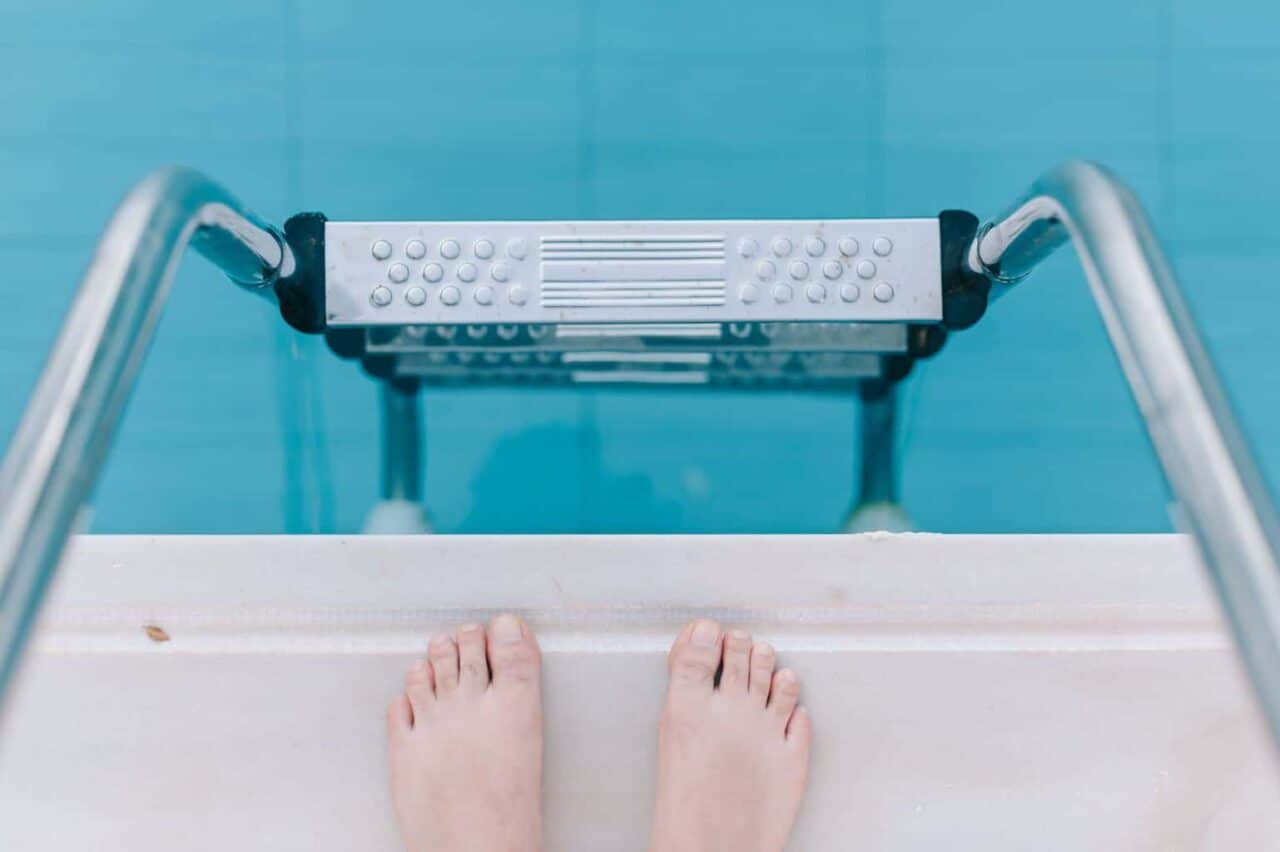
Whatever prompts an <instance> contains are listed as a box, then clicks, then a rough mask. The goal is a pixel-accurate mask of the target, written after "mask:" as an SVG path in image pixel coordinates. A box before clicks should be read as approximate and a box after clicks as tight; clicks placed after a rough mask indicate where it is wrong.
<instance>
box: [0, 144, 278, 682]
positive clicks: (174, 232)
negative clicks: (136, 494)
mask: <svg viewBox="0 0 1280 852" xmlns="http://www.w3.org/2000/svg"><path fill="white" fill-rule="evenodd" d="M188 245H190V246H191V247H192V248H194V249H195V250H196V251H198V252H200V253H201V254H202V255H204V256H205V257H207V258H208V259H209V260H211V261H213V262H214V263H215V264H216V265H217V266H219V267H221V268H222V269H223V270H224V271H225V272H226V273H227V275H228V276H229V277H230V278H231V279H232V280H233V281H235V282H236V283H237V284H239V285H241V286H242V287H245V288H246V289H249V290H252V291H254V292H258V293H261V294H262V295H264V296H267V297H268V298H274V290H273V286H272V285H273V284H274V283H275V280H276V278H277V277H279V276H282V275H288V274H290V273H291V272H292V271H293V266H294V259H293V253H292V252H291V251H290V249H289V247H288V244H287V243H286V242H285V241H284V238H283V236H282V235H281V234H280V232H279V231H277V230H276V229H274V228H272V227H271V226H269V225H267V224H265V223H263V222H261V221H260V220H259V219H257V218H256V217H255V216H253V215H252V214H251V213H249V212H247V211H246V210H245V209H244V208H243V207H242V206H241V205H240V203H239V202H238V201H236V200H235V199H234V198H233V197H232V196H231V195H230V194H229V193H227V192H226V191H225V190H224V189H222V188H221V187H220V186H218V185H217V184H215V183H213V182H212V181H210V180H209V179H207V178H205V177H204V176H202V175H200V174H199V173H197V172H194V171H191V170H189V169H181V168H171V169H165V170H162V171H158V172H155V173H154V174H152V175H150V176H149V177H147V178H146V179H144V180H143V181H142V182H140V183H139V184H138V185H137V186H136V187H135V188H134V189H133V190H132V191H131V192H130V193H129V195H128V196H126V197H125V199H124V201H123V202H122V203H121V205H120V207H119V208H118V209H117V210H116V212H115V215H114V216H113V217H112V219H111V222H110V224H109V225H108V226H107V229H106V231H105V232H104V233H103V236H102V239H101V240H99V242H98V246H97V250H96V251H95V253H94V256H93V260H92V261H91V262H90V264H89V268H88V270H87V271H86V272H85V275H84V279H83V280H82V282H81V284H80V289H79V290H78V291H77V293H76V296H75V300H74V301H73V302H72V305H71V310H70V312H69V313H68V314H67V318H66V320H65V321H64V322H63V324H62V330H61V331H60V332H59V334H58V339H57V341H56V342H55V343H54V346H53V350H52V352H51V353H50V356H49V360H48V362H47V363H46V365H45V368H44V371H43V373H41V375H40V379H39V381H38V383H37V384H36V387H35V390H34V391H33V393H32V396H31V401H30V403H29V404H28V406H27V409H26V412H25V413H24V414H23V417H22V420H21V422H20V423H19V424H18V428H17V430H16V431H15V432H14V435H13V439H12V440H11V442H10V444H9V450H8V452H7V453H6V455H5V458H4V462H3V465H0V701H2V700H3V697H4V695H5V693H6V691H7V687H8V686H9V684H10V681H11V680H12V677H13V674H14V671H15V670H16V667H17V665H18V661H19V659H20V656H21V651H22V648H23V645H24V643H25V640H26V637H27V634H28V632H29V630H30V628H31V624H32V621H33V620H34V618H35V615H36V613H37V611H38V609H39V605H40V601H41V599H42V597H43V596H44V592H45V589H46V588H47V586H48V584H49V581H50V579H51V578H52V576H53V574H54V572H55V570H56V569H57V564H58V560H59V558H60V557H61V554H62V551H63V548H64V546H65V544H66V540H67V536H68V535H69V533H70V532H71V529H72V527H73V525H74V522H75V518H76V516H77V514H78V513H79V511H80V508H81V505H82V504H83V503H84V501H85V499H86V497H87V496H88V494H89V492H90V490H91V489H92V488H93V485H94V483H95V482H96V480H97V478H98V472H99V470H100V468H101V467H102V462H103V459H104V457H105V455H106V452H107V449H108V447H109V445H110V443H111V439H112V436H113V434H114V432H115V427H116V424H117V423H118V421H119V419H120V415H121V412H122V411H123V409H124V405H125V402H126V400H127V399H128V396H129V392H130V390H131V389H132V387H133V384H134V380H135V379H136V377H137V373H138V370H139V368H140V366H141V364H142V360H143V357H144V355H145V354H146V350H147V347H148V345H149V344H150V342H151V336H152V333H153V332H154V329H155V325H156V322H157V320H158V319H159V316H160V309H161V307H162V306H163V304H164V302H165V299H166V298H167V296H168V294H169V285H170V284H171V283H172V281H173V275H174V272H175V270H176V269H177V266H178V261H179V260H180V259H181V258H182V255H183V252H184V251H185V250H186V248H187V246H188Z"/></svg>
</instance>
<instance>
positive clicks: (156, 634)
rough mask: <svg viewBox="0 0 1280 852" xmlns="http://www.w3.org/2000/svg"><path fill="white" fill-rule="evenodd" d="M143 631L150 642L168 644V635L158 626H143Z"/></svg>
mask: <svg viewBox="0 0 1280 852" xmlns="http://www.w3.org/2000/svg"><path fill="white" fill-rule="evenodd" d="M142 629H143V631H144V632H145V633H146V634H147V638H148V639H150V640H151V641H152V642H168V641H169V633H168V632H167V631H166V630H165V629H164V628H163V627H161V626H160V625H158V624H144V625H142Z"/></svg>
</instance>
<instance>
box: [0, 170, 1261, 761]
mask: <svg viewBox="0 0 1280 852" xmlns="http://www.w3.org/2000/svg"><path fill="white" fill-rule="evenodd" d="M1068 241H1070V242H1072V243H1073V244H1074V245H1075V247H1076V251H1077V254H1078V255H1079V258H1080V261H1081V264H1082V265H1083V267H1084V272H1085V276H1086V278H1087V279H1088V281H1089V285H1090V289H1091V291H1092V293H1093V297H1094V300H1095V302H1096V303H1097V305H1098V309H1099V311H1100V312H1101V314H1102V317H1103V320H1104V322H1105V324H1106V327H1107V331H1108V333H1109V335H1110V339H1111V342H1112V345H1113V346H1114V348H1115V351H1116V354H1117V355H1118V356H1119V359H1120V363H1121V366H1122V367H1123V369H1124V374H1125V377H1126V378H1127V379H1128V382H1129V386H1130V389H1131V390H1132V392H1133V396H1134V399H1135V400H1136V402H1137V404H1138V407H1139V409H1140V410H1141V412H1142V415H1143V418H1144V420H1145V422H1146V426H1147V431H1148V434H1149V435H1150V438H1151V442H1152V444H1153V446H1154V447H1155V450H1156V454H1157V456H1158V458H1159V461H1160V464H1161V466H1162V468H1163V471H1164V475H1165V477H1166V480H1167V482H1168V486H1169V488H1170V490H1171V491H1172V493H1173V495H1174V497H1175V498H1176V501H1177V502H1176V509H1175V512H1176V517H1175V522H1176V523H1177V525H1178V526H1179V527H1180V528H1182V529H1183V530H1185V531H1186V532H1188V533H1190V535H1191V537H1192V539H1193V540H1194V542H1195V544H1196V546H1197V548H1198V551H1199V554H1200V557H1201V560H1202V562H1203V564H1204V566H1205V568H1206V570H1207V571H1208V573H1209V576H1210V578H1211V579H1212V581H1213V585H1214V588H1215V590H1216V592H1217V595H1218V597H1219V599H1220V601H1221V603H1222V606H1223V609H1224V610H1225V612H1226V614H1227V616H1228V618H1229V621H1230V623H1231V627H1232V629H1233V631H1234V634H1235V638H1236V642H1237V645H1238V648H1239V650H1240V653H1241V656H1242V657H1243V659H1244V662H1245V664H1246V668H1247V670H1248V672H1249V675H1250V677H1251V679H1252V683H1253V686H1254V689H1255V691H1256V694H1257V696H1258V698H1259V701H1260V702H1261V706H1262V708H1263V710H1264V713H1265V716H1266V719H1267V722H1268V724H1269V727H1270V730H1271V733H1272V738H1273V741H1274V742H1276V743H1277V744H1280V523H1278V521H1277V513H1276V508H1275V506H1274V504H1273V502H1272V500H1271V497H1270V495H1269V493H1268V491H1267V488H1266V485H1265V483H1264V482H1263V480H1262V477H1261V475H1260V473H1259V470H1258V466H1257V464H1256V463H1255V461H1254V459H1253V457H1252V455H1251V454H1250V452H1249V450H1248V448H1247V446H1246V444H1245V441H1244V438H1243V435H1242V433H1241V430H1240V428H1239V426H1238V424H1237V420H1236V418H1235V416H1234V415H1233V413H1232V411H1231V408H1230V406H1229V405H1228V403H1227V400H1226V396H1225V394H1224V392H1223V388H1222V384H1221V382H1220V380H1219V379H1218V376H1217V374H1216V372H1215V370H1214V368H1213V365H1212V363H1211V361H1210V359H1209V357H1208V355H1207V353H1206V351H1205V348H1204V345H1203V343H1202V342H1201V340H1200V336H1199V334H1198V333H1197V331H1196V329H1195V326H1194V324H1193V322H1192V321H1191V317H1190V313H1189V311H1188V309H1187V305H1186V303H1185V301H1184V299H1183V297H1182V294H1181V292H1180V289H1179V287H1178V284H1177V281H1176V279H1175V277H1174V274H1173V271H1172V269H1171V268H1170V265H1169V262H1168V260H1167V259H1166V258H1165V255H1164V252H1163V251H1161V249H1160V246H1159V244H1158V243H1157V241H1156V238H1155V236H1154V234H1153V232H1152V229H1151V226H1150V224H1149V222H1148V219H1147V216H1146V215H1145V213H1144V212H1143V210H1142V208H1141V206H1140V205H1139V203H1138V201H1137V200H1136V198H1135V197H1134V196H1133V194H1132V193H1130V192H1129V190H1128V189H1127V188H1126V187H1124V186H1123V185H1122V184H1121V183H1120V182H1119V181H1118V180H1116V179H1115V178H1114V177H1113V176H1111V175H1110V173H1108V172H1107V171H1106V170H1104V169H1102V168H1100V167H1099V166H1096V165H1093V164H1090V163H1083V162H1072V163H1067V164H1066V165H1063V166H1061V167H1059V168H1057V169H1055V170H1054V171H1051V172H1049V173H1047V174H1046V175H1044V176H1043V177H1042V178H1041V179H1040V180H1038V181H1037V182H1036V183H1034V184H1033V185H1032V187H1031V189H1030V191H1029V192H1028V193H1027V194H1026V195H1025V196H1024V197H1023V198H1021V199H1020V200H1019V201H1018V202H1017V203H1016V204H1014V205H1013V206H1012V207H1011V208H1010V209H1009V210H1008V211H1007V212H1006V213H1004V214H1003V215H1001V216H999V217H997V218H995V219H992V220H990V221H988V222H987V223H986V224H984V225H982V226H981V227H980V228H978V229H977V231H976V232H975V233H974V235H973V237H972V238H971V239H968V240H967V241H966V243H967V244H966V245H965V246H963V247H962V255H961V257H960V258H959V263H960V264H961V265H962V266H963V270H962V272H963V276H962V277H963V278H965V280H967V281H968V282H970V283H973V284H976V286H975V287H974V288H973V292H972V293H969V294H967V295H965V298H969V299H973V298H977V299H978V300H980V301H981V303H982V304H981V305H980V307H979V310H978V311H977V313H976V314H974V317H975V318H976V316H978V315H980V314H981V309H985V307H986V303H987V302H988V301H994V300H995V299H997V298H999V297H1001V296H1003V295H1004V294H1005V293H1007V292H1008V291H1010V290H1012V289H1013V288H1014V287H1016V286H1017V284H1018V283H1019V282H1021V281H1022V280H1023V279H1024V278H1026V277H1027V276H1028V275H1029V274H1030V272H1031V271H1032V270H1033V269H1034V267H1035V266H1036V265H1037V264H1039V263H1040V262H1041V261H1042V260H1044V259H1045V258H1047V257H1048V256H1049V255H1050V254H1052V253H1053V252H1054V251H1055V250H1056V249H1057V248H1059V247H1060V246H1062V245H1063V244H1064V243H1066V242H1068ZM188 247H192V248H195V250H196V251H197V252H199V253H200V254H202V255H204V256H205V257H206V258H208V259H209V260H211V261H212V262H213V263H214V264H215V265H217V266H218V267H220V268H221V269H222V270H223V271H224V272H226V274H227V275H228V277H230V278H231V280H232V281H233V282H235V283H236V284H237V285H239V286H241V287H242V288H244V289H246V290H249V291H251V292H255V293H258V294H259V295H262V296H265V297H266V298H269V299H273V300H275V299H278V298H280V296H281V293H280V288H279V287H278V286H277V284H278V282H279V281H281V279H284V278H287V277H288V276H290V275H292V274H293V273H294V271H295V268H296V266H297V264H298V260H299V259H298V257H297V256H296V253H295V251H294V249H293V248H291V245H290V241H289V240H287V239H285V236H284V234H283V233H282V231H281V230H279V229H277V228H275V227H273V226H271V225H270V224H267V223H265V222H263V221H261V220H260V219H258V218H257V217H255V216H254V215H253V214H252V213H250V212H249V211H248V210H247V209H246V208H244V207H243V206H242V205H241V204H240V203H239V202H238V201H237V200H236V199H235V198H233V197H232V196H231V195H230V194H229V193H227V192H226V191H225V190H223V189H222V188H221V187H220V186H218V185H217V184H215V183H213V182H212V181H210V180H208V179H206V178H205V177H203V176H201V175H200V174H198V173H196V172H193V171H189V170H185V169H169V170H164V171H161V172H157V173H155V174H153V175H151V176H150V177H148V178H147V179H145V180H144V181H142V182H141V183H140V184H138V186H137V187H136V188H135V189H134V190H133V191H132V192H131V193H130V194H129V195H128V197H127V198H126V199H125V201H124V202H123V204H122V205H121V206H120V208H119V209H118V210H117V212H116V214H115V216H114V217H113V218H112V220H111V222H110V224H109V225H108V227H107V230H106V232H105V233H104V234H103V237H102V239H101V240H100V242H99V244H98V248H97V251H96V253H95V255H94V258H93V260H92V262H91V263H90V266H89V269H88V271H87V272H86V274H85V276H84V279H83V281H82V283H81V285H80V288H79V290H78V292H77V294H76V297H75V300H74V302H73V304H72V307H71V310H70V312H69V313H68V315H67V318H66V320H65V321H64V323H63V326H62V330H61V332H60V333H59V336H58V339H57V341H56V343H55V344H54V348H53V351H52V354H51V355H50V358H49V360H48V363H47V365H46V366H45V369H44V372H43V373H42V374H41V376H40V379H39V382H38V383H37V385H36V388H35V391H34V392H33V395H32V398H31V401H30V403H29V404H28V406H27V409H26V411H25V413H24V415H23V417H22V420H21V422H20V424H19V426H18V428H17V430H16V432H15V434H14V437H13V439H12V441H11V443H10V446H9V449H8V452H7V454H6V456H5V458H4V462H3V466H2V467H0V699H2V698H3V695H4V693H5V692H6V691H7V688H8V686H9V685H10V683H11V681H12V679H13V675H14V673H15V671H16V669H17V666H18V663H19V661H20V659H21V655H22V650H23V647H24V645H25V643H26V640H27V638H28V635H29V633H30V630H31V627H32V624H33V622H34V620H35V617H36V614H37V612H38V610H39V607H40V604H41V601H42V600H43V598H44V596H45V593H46V591H47V589H48V587H49V582H50V579H51V578H52V576H53V574H54V572H55V571H56V569H57V566H58V562H59V559H60V557H61V555H62V552H63V550H64V547H65V545H66V542H67V539H68V536H69V534H70V533H71V531H72V530H73V528H74V526H75V523H76V518H77V515H78V514H79V512H80V509H81V507H82V506H83V505H84V503H85V501H86V499H87V498H88V496H89V493H90V492H91V490H92V488H93V485H94V483H95V481H96V480H97V477H98V473H99V470H100V468H101V466H102V463H103V460H104V458H105V456H106V454H107V452H108V449H109V447H110V444H111V440H112V437H113V435H114V433H115V429H116V426H117V424H118V422H119V420H120V415H121V412H122V411H123V409H124V405H125V402H126V400H127V397H128V395H129V392H130V390H131V389H132V387H133V384H134V381H135V379H136V377H137V374H138V370H139V368H140V367H141V364H142V361H143V358H144V356H145V354H146V351H147V347H148V346H149V344H150V342H151V337H152V334H153V333H154V330H155V326H156V323H157V321H158V319H159V315H160V309H161V306H162V305H163V303H164V301H165V299H166V298H167V296H168V293H169V287H170V285H171V283H172V280H173V276H174V272H175V270H176V268H177V266H178V261H179V260H180V258H181V257H182V255H183V253H184V252H185V251H186V249H187V248H188ZM975 294H976V295H975ZM381 399H382V406H383V432H384V434H383V446H384V452H383V465H384V469H383V483H382V491H383V497H384V500H387V501H392V502H399V503H403V504H407V505H411V506H412V505H418V506H420V504H421V497H422V488H421V472H420V455H421V448H420V446H419V441H420V424H419V423H418V413H417V406H416V399H415V398H414V396H413V393H412V392H407V393H402V392H397V391H396V389H395V388H394V387H393V386H392V385H391V384H390V383H386V384H385V386H384V388H383V391H382V396H381ZM894 412H895V406H894V399H893V392H892V386H891V385H882V386H880V387H879V388H878V389H877V390H876V391H875V392H872V393H869V394H864V404H863V406H862V414H861V418H862V419H861V430H862V433H863V441H862V461H863V465H862V474H861V476H862V482H861V494H860V496H859V500H858V507H857V511H855V514H854V518H853V524H854V525H855V526H856V525H858V523H860V521H859V517H860V516H861V519H862V520H861V522H863V523H868V524H872V525H879V526H892V525H893V524H894V523H895V522H896V521H895V519H899V518H900V514H899V513H900V510H899V509H898V508H897V495H896V486H895V479H896V477H895V471H894V464H895V454H894V452H893V445H892V441H893V420H894ZM410 520H411V522H413V521H412V519H410ZM421 521H422V524H423V526H424V527H425V518H423V519H421Z"/></svg>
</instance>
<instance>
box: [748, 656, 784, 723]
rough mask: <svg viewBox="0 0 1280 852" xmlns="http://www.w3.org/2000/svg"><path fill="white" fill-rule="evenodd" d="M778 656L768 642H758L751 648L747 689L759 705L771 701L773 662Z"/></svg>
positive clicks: (762, 705) (761, 705)
mask: <svg viewBox="0 0 1280 852" xmlns="http://www.w3.org/2000/svg"><path fill="white" fill-rule="evenodd" d="M777 658H778V655H777V654H776V653H774V650H773V646H772V645H770V644H769V643H768V642H757V643H756V644H755V645H753V646H752V648H751V674H750V675H749V680H748V687H747V689H748V691H749V692H750V693H751V697H752V699H754V701H755V704H756V706H757V707H764V706H765V705H766V704H768V703H769V684H770V683H771V682H772V681H773V664H774V662H775V661H776V660H777Z"/></svg>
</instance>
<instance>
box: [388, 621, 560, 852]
mask: <svg viewBox="0 0 1280 852" xmlns="http://www.w3.org/2000/svg"><path fill="white" fill-rule="evenodd" d="M541 671H542V663H541V657H540V655H539V652H538V643H537V642H536V641H535V640H534V638H533V634H532V633H531V632H530V631H529V629H528V627H526V626H525V624H524V623H523V622H522V621H520V619H518V618H516V617H515V616H513V615H500V616H498V617H497V618H495V619H494V620H493V621H492V622H490V624H489V629H488V632H487V633H486V631H485V629H484V627H482V626H480V625H478V624H469V625H466V626H464V627H462V628H460V629H459V630H458V631H457V633H455V634H454V635H453V636H435V637H433V638H432V639H431V643H430V645H429V647H428V650H427V659H423V660H419V661H418V662H416V663H414V665H413V667H412V668H411V669H409V673H408V674H407V675H405V680H404V693H403V694H402V695H398V696H396V698H395V700H393V701H392V702H391V706H390V707H389V708H387V738H388V740H389V742H390V752H391V754H390V758H391V760H390V762H391V798H392V801H393V803H394V804H395V811H396V822H397V823H398V824H399V826H400V836H401V837H402V838H403V839H404V845H405V848H406V849H407V850H408V852H461V850H485V852H537V850H541V849H542V697H541V691H540V687H539V683H538V680H539V676H540V674H541Z"/></svg>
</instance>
